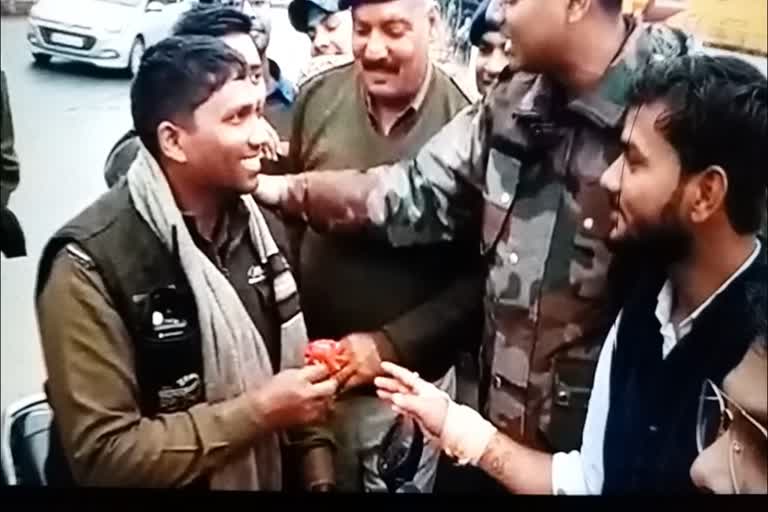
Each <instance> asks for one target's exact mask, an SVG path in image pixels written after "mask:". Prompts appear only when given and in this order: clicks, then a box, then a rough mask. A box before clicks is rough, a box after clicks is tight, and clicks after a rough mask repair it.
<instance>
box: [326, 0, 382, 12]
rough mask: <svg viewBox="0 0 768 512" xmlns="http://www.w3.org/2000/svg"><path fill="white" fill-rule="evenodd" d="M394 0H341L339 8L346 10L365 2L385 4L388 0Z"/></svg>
mask: <svg viewBox="0 0 768 512" xmlns="http://www.w3.org/2000/svg"><path fill="white" fill-rule="evenodd" d="M393 1H394V0H339V10H342V11H343V10H344V9H347V8H349V7H357V6H358V5H363V4H383V3H386V2H393Z"/></svg>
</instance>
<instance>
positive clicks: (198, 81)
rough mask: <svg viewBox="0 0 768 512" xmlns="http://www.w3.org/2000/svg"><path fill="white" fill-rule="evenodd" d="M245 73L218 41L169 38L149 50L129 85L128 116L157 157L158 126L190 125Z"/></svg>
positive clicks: (238, 58) (241, 62) (236, 58)
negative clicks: (213, 97) (203, 107)
mask: <svg viewBox="0 0 768 512" xmlns="http://www.w3.org/2000/svg"><path fill="white" fill-rule="evenodd" d="M247 74H248V69H247V65H246V63H245V60H243V57H242V56H241V55H240V53H239V52H237V51H235V50H233V49H232V48H231V47H230V46H228V45H227V44H226V43H224V42H222V41H221V40H220V39H217V38H216V37H212V36H197V35H193V36H172V37H169V38H167V39H164V40H162V41H160V42H159V43H157V44H156V45H154V46H151V47H149V48H148V49H147V51H146V52H145V53H144V56H143V57H142V59H141V64H140V65H139V70H138V73H136V77H135V78H134V80H133V83H132V84H131V114H132V116H133V125H134V128H135V129H136V132H137V134H138V136H139V138H140V139H141V142H143V143H144V145H145V146H146V147H147V149H148V150H149V151H150V152H151V153H152V154H153V155H154V156H155V158H159V156H160V150H159V146H158V141H157V127H158V126H159V125H160V123H162V122H163V121H173V122H175V123H180V124H181V123H185V122H186V123H189V122H190V121H191V117H192V114H193V113H194V111H195V109H196V108H197V107H198V106H200V105H201V104H202V103H204V102H205V101H206V100H207V99H208V98H209V97H210V96H211V95H212V94H213V93H214V92H216V91H218V90H219V89H221V87H223V86H224V84H225V83H227V82H228V81H230V80H233V79H242V78H245V77H246V76H247Z"/></svg>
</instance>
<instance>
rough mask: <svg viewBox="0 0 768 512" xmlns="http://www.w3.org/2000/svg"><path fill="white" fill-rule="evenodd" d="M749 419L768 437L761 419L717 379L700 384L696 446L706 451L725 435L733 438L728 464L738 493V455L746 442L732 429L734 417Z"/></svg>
mask: <svg viewBox="0 0 768 512" xmlns="http://www.w3.org/2000/svg"><path fill="white" fill-rule="evenodd" d="M740 419H744V420H746V421H747V422H748V423H749V424H750V425H751V426H752V427H754V428H755V429H757V431H758V432H759V433H760V434H761V435H762V437H764V438H766V440H768V430H766V427H765V426H763V425H762V424H761V423H760V422H759V421H757V420H756V419H755V418H754V417H752V416H751V415H750V414H749V413H748V412H747V411H745V410H744V408H743V407H741V406H740V405H739V404H737V403H736V402H735V401H734V400H733V399H732V398H730V397H729V396H728V395H727V394H725V392H724V391H723V390H722V389H720V388H719V387H718V386H717V385H716V384H715V383H714V382H712V381H711V380H709V379H707V380H705V381H704V384H703V386H702V388H701V395H700V397H699V410H698V418H697V421H696V446H697V448H698V450H699V453H701V452H703V451H704V450H706V449H707V448H709V447H710V446H712V444H713V443H714V442H715V441H717V440H718V439H719V438H720V437H722V436H723V435H727V436H728V438H729V441H730V449H729V450H728V467H729V470H730V475H731V483H732V484H733V489H734V491H735V492H736V494H739V493H740V489H739V480H738V479H737V478H736V474H737V471H736V466H737V464H736V459H737V458H739V457H741V454H742V452H743V451H744V446H743V444H742V443H740V442H739V441H738V440H737V439H735V436H734V434H733V431H732V430H731V425H733V423H734V421H739V420H740Z"/></svg>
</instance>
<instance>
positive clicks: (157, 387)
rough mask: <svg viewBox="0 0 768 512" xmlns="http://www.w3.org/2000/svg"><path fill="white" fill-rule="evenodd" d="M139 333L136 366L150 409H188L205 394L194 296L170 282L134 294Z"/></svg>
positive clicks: (160, 410) (140, 385)
mask: <svg viewBox="0 0 768 512" xmlns="http://www.w3.org/2000/svg"><path fill="white" fill-rule="evenodd" d="M134 304H135V306H136V309H137V311H138V322H139V332H140V336H139V337H138V341H137V346H136V370H137V374H138V378H139V387H140V389H141V394H142V396H143V403H144V407H145V408H146V413H148V414H155V413H171V412H176V411H180V410H185V409H188V408H189V407H191V406H192V405H194V404H196V403H198V402H201V401H202V400H203V399H204V388H203V362H202V350H201V342H200V329H199V324H198V320H197V308H196V307H195V301H194V296H193V294H192V292H191V290H189V289H188V288H185V287H177V286H176V285H173V284H171V285H169V286H164V287H160V288H156V289H154V290H152V291H151V292H149V293H148V294H146V295H142V296H138V297H134Z"/></svg>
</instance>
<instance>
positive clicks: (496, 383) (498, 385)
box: [493, 375, 501, 389]
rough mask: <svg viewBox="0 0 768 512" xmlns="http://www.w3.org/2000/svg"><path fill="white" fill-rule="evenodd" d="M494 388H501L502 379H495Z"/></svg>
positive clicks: (497, 377) (495, 377)
mask: <svg viewBox="0 0 768 512" xmlns="http://www.w3.org/2000/svg"><path fill="white" fill-rule="evenodd" d="M493 387H494V388H496V389H500V388H501V377H499V376H498V375H496V376H494V377H493Z"/></svg>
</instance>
